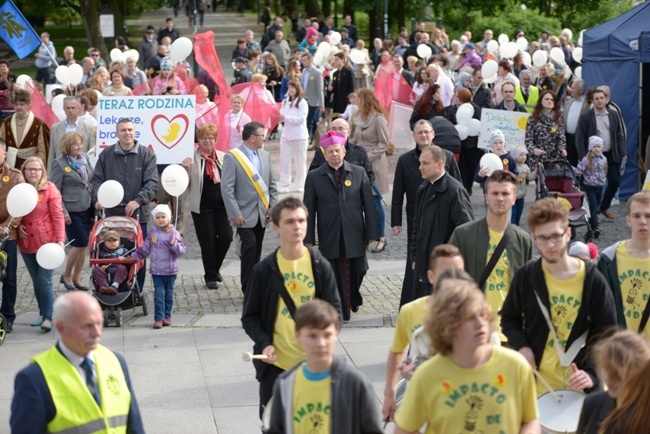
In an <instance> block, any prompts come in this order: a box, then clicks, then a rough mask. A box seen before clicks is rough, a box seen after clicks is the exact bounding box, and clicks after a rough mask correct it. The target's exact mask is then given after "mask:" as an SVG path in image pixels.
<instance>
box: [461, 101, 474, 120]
mask: <svg viewBox="0 0 650 434" xmlns="http://www.w3.org/2000/svg"><path fill="white" fill-rule="evenodd" d="M458 109H463V110H466V111H468V112H469V117H470V119H471V118H472V117H473V116H474V106H473V105H472V104H471V103H469V102H466V103H465V104H461V105H460V107H458ZM467 122H469V121H467ZM467 122H463V123H464V124H466V123H467Z"/></svg>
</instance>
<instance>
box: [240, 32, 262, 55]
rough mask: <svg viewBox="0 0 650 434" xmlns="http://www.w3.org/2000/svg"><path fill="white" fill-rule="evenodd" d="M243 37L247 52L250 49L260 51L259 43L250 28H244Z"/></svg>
mask: <svg viewBox="0 0 650 434" xmlns="http://www.w3.org/2000/svg"><path fill="white" fill-rule="evenodd" d="M244 37H245V38H246V48H248V52H249V53H250V52H251V51H260V52H261V51H262V49H261V48H260V44H258V43H257V41H256V40H255V33H253V31H252V30H246V34H245V36H244Z"/></svg>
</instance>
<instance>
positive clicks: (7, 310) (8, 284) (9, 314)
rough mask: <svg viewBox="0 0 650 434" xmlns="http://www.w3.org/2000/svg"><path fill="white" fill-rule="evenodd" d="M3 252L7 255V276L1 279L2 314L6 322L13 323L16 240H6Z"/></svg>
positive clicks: (16, 257) (14, 314) (15, 291)
mask: <svg viewBox="0 0 650 434" xmlns="http://www.w3.org/2000/svg"><path fill="white" fill-rule="evenodd" d="M4 250H5V252H6V253H7V275H6V276H5V278H4V279H2V306H0V313H2V314H3V315H4V316H5V318H6V319H7V321H8V322H10V323H13V322H14V320H15V319H16V313H15V312H14V306H15V305H16V296H17V293H18V292H17V290H16V270H17V268H18V242H17V241H16V240H7V242H6V243H5V248H4Z"/></svg>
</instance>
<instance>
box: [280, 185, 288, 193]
mask: <svg viewBox="0 0 650 434" xmlns="http://www.w3.org/2000/svg"><path fill="white" fill-rule="evenodd" d="M278 193H289V187H284V186H278Z"/></svg>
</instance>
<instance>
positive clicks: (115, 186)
mask: <svg viewBox="0 0 650 434" xmlns="http://www.w3.org/2000/svg"><path fill="white" fill-rule="evenodd" d="M123 198H124V187H122V184H120V183H119V182H117V181H114V180H110V181H104V182H103V183H102V185H100V186H99V190H97V201H98V202H99V204H100V205H101V206H102V207H104V208H115V207H116V206H118V205H119V204H120V203H121V202H122V199H123Z"/></svg>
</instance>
